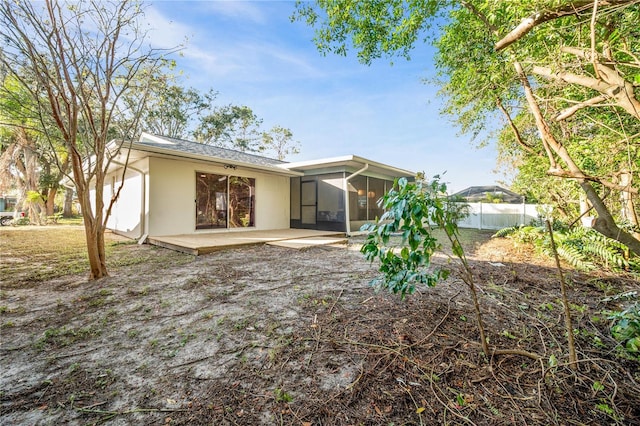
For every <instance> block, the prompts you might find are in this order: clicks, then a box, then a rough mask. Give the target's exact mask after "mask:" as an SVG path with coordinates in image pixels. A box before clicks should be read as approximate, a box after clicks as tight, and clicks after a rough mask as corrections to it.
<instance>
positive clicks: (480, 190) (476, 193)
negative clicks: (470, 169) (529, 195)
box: [451, 185, 522, 203]
mask: <svg viewBox="0 0 640 426" xmlns="http://www.w3.org/2000/svg"><path fill="white" fill-rule="evenodd" d="M489 194H491V195H494V196H496V195H501V196H502V199H503V201H504V202H505V203H521V202H522V195H520V194H517V193H515V192H513V191H510V190H508V189H506V188H503V187H501V186H498V185H485V186H470V187H468V188H466V189H463V190H462V191H459V192H456V193H455V194H453V195H451V197H454V198H456V197H460V198H464V199H465V200H467V202H475V201H482V200H484V199H486V198H487V195H489Z"/></svg>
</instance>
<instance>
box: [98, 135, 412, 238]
mask: <svg viewBox="0 0 640 426" xmlns="http://www.w3.org/2000/svg"><path fill="white" fill-rule="evenodd" d="M127 156H128V165H127V168H126V171H125V172H124V174H123V170H124V169H123V168H124V164H125V161H126V158H127ZM112 164H113V169H112V170H110V173H109V174H108V176H107V178H106V179H105V194H104V197H105V201H107V200H109V199H110V198H111V197H112V195H113V194H114V192H115V191H116V190H117V188H118V187H119V186H120V183H121V182H122V179H124V180H125V185H124V186H123V189H122V191H121V192H120V195H119V197H118V200H117V202H116V203H115V205H114V207H113V210H112V213H111V216H110V218H109V221H108V223H107V227H108V228H110V229H112V230H114V231H115V232H117V233H119V234H122V235H125V236H128V237H130V238H135V239H146V238H147V237H154V236H158V237H159V236H167V235H178V234H191V233H207V232H230V231H242V230H247V229H251V230H272V229H286V228H307V229H318V230H327V231H341V232H345V233H347V234H350V233H351V232H353V231H357V230H358V229H359V228H360V226H361V225H362V224H364V223H365V222H367V221H372V220H374V219H375V218H376V217H379V216H380V215H381V214H382V211H381V209H380V208H379V207H378V206H377V203H376V202H377V200H378V199H379V198H380V196H381V195H382V194H383V193H384V192H385V191H387V190H388V189H389V188H391V185H392V184H393V181H394V179H396V178H399V177H407V178H412V177H413V176H414V173H413V172H411V171H409V170H404V169H400V168H396V167H392V166H389V165H386V164H382V163H378V162H375V161H370V160H367V159H365V158H361V157H358V156H355V155H348V156H343V157H336V158H328V159H323V160H317V161H302V162H297V163H287V162H284V161H278V160H274V159H271V158H266V157H262V156H259V155H254V154H249V153H245V152H240V151H235V150H229V149H224V148H219V147H215V146H210V145H203V144H200V143H196V142H190V141H186V140H180V139H173V138H168V137H163V136H158V135H152V134H148V133H143V134H142V135H141V136H140V140H139V141H137V142H131V143H130V144H129V143H127V144H126V148H124V147H123V148H122V149H121V150H120V153H119V155H118V156H116V157H115V158H114V159H113V161H112Z"/></svg>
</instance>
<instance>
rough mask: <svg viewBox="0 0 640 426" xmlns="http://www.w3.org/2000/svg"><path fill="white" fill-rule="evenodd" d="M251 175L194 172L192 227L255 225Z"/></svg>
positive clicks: (253, 192)
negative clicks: (194, 219) (194, 214)
mask: <svg viewBox="0 0 640 426" xmlns="http://www.w3.org/2000/svg"><path fill="white" fill-rule="evenodd" d="M255 187H256V182H255V179H253V178H246V177H238V176H226V175H218V174H211V173H200V172H196V229H215V228H244V227H250V226H255V193H256V190H255Z"/></svg>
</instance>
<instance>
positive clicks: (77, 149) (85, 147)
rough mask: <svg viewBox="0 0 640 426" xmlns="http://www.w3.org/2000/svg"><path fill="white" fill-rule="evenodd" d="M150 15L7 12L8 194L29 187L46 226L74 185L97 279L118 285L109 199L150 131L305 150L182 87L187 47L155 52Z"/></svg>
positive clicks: (248, 114) (48, 2) (70, 7)
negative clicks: (108, 251)
mask: <svg viewBox="0 0 640 426" xmlns="http://www.w3.org/2000/svg"><path fill="white" fill-rule="evenodd" d="M144 6H145V5H143V4H141V3H140V2H138V1H118V0H100V1H98V0H88V1H83V2H74V1H69V2H65V1H56V0H45V1H43V2H29V1H26V2H12V1H2V2H0V37H1V38H2V41H3V43H2V46H1V47H0V82H1V83H2V85H1V86H0V190H2V191H4V190H5V189H6V188H7V187H11V186H14V187H15V188H17V189H18V190H19V191H20V192H21V193H22V194H23V196H24V199H25V200H27V204H28V207H29V209H30V210H31V212H30V219H31V220H33V221H38V220H39V219H40V218H42V217H43V216H46V215H50V214H52V213H53V207H54V206H53V203H54V200H55V195H56V192H57V191H59V190H60V189H61V188H60V187H59V182H60V180H61V178H62V177H66V178H67V180H68V182H70V184H71V185H70V186H71V187H72V189H73V190H69V191H67V197H66V198H67V200H68V201H70V198H71V196H72V195H73V194H74V192H75V196H76V197H77V201H78V203H79V205H80V210H81V213H82V217H83V222H84V227H85V234H86V240H87V251H88V258H89V264H90V278H92V279H97V278H101V277H104V276H106V275H107V268H106V259H105V245H104V231H105V225H106V223H107V220H108V217H109V215H110V212H111V208H112V206H113V203H115V201H116V200H117V198H118V195H119V193H120V190H121V189H122V186H120V187H119V188H115V192H114V194H113V196H111V197H110V198H108V199H105V198H104V197H103V196H104V190H103V187H104V180H105V176H106V174H107V172H108V170H109V167H110V165H111V164H112V161H113V159H114V157H115V156H116V155H117V154H118V152H119V151H120V150H121V149H123V148H126V147H127V144H128V143H130V142H131V141H133V140H136V139H137V137H139V134H140V132H141V131H142V130H147V131H150V132H155V133H159V134H162V135H165V136H170V137H174V138H186V139H196V140H197V141H199V142H202V143H207V144H214V145H218V146H223V147H227V148H234V149H239V150H242V151H247V152H260V153H264V154H271V155H273V156H275V157H278V158H280V159H282V158H284V157H285V156H286V155H288V154H292V153H296V152H298V149H299V144H298V143H297V142H295V141H294V140H293V135H292V133H291V131H290V130H289V129H286V128H284V127H280V126H275V127H274V128H272V129H271V130H268V131H265V130H263V129H262V128H261V126H262V120H261V119H260V118H258V117H257V116H256V114H255V113H254V112H253V111H252V110H251V108H249V107H247V106H235V105H225V106H217V105H215V104H214V101H215V98H216V93H215V92H214V91H211V90H210V91H209V92H207V93H200V92H198V91H196V90H195V89H192V88H185V87H183V86H181V85H180V84H179V82H178V81H177V79H176V78H175V76H174V75H173V74H172V70H173V69H174V67H175V63H174V62H173V61H172V60H171V59H170V56H171V54H173V53H175V52H177V51H178V50H180V48H181V47H180V46H176V47H175V48H172V49H155V48H152V47H150V44H149V40H148V31H147V30H146V29H145V27H144V26H143V19H142V18H143V16H144V10H145V7H144ZM113 141H116V144H115V147H114V145H113V144H112V142H113ZM93 189H95V190H93ZM67 205H69V204H67Z"/></svg>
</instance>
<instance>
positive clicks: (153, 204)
mask: <svg viewBox="0 0 640 426" xmlns="http://www.w3.org/2000/svg"><path fill="white" fill-rule="evenodd" d="M196 172H205V173H217V174H222V175H231V176H241V177H252V178H255V180H256V198H255V203H256V213H255V224H256V226H255V227H253V228H234V229H223V230H220V229H216V230H197V231H196V229H195V227H196V212H195V199H196V183H195V177H196ZM148 180H149V191H148V199H149V215H148V233H149V236H162V235H176V234H192V233H206V232H229V231H242V230H247V229H259V230H267V229H282V228H289V178H288V177H286V176H280V175H275V174H269V173H263V172H259V171H254V170H248V169H242V168H240V167H238V168H237V169H235V170H230V169H224V168H223V167H222V166H216V165H210V164H206V163H196V162H190V161H181V160H172V159H165V158H149V177H148Z"/></svg>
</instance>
